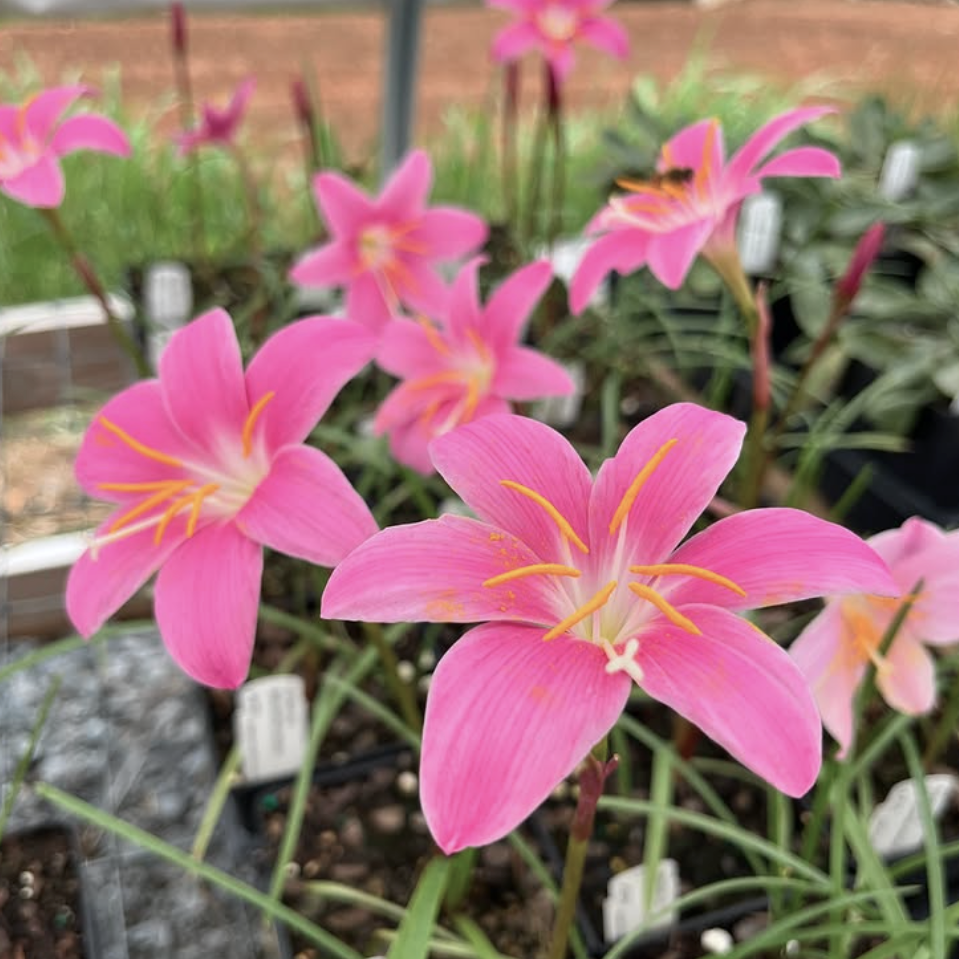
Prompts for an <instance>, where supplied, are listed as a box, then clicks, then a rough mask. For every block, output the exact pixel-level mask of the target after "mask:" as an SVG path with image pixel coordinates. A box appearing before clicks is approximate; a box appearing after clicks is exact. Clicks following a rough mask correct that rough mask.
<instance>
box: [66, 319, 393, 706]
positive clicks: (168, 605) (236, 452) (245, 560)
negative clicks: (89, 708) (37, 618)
mask: <svg viewBox="0 0 959 959" xmlns="http://www.w3.org/2000/svg"><path fill="white" fill-rule="evenodd" d="M373 351H374V342H373V338H372V337H371V336H370V335H369V333H368V332H367V331H366V330H364V329H363V328H362V327H360V326H358V325H357V324H355V323H350V322H348V321H346V320H341V319H336V318H327V317H314V318H311V319H306V320H301V321H299V322H298V323H294V324H292V325H290V326H288V327H285V328H284V329H283V330H281V331H280V332H279V333H277V334H275V335H274V336H272V337H271V338H270V339H269V340H267V342H266V343H264V345H263V346H262V347H261V348H260V350H259V352H258V353H257V354H256V356H255V357H254V358H253V360H252V361H251V362H250V365H249V367H248V368H247V370H246V372H245V373H244V371H243V363H242V360H241V358H240V348H239V345H238V344H237V340H236V334H235V332H234V329H233V323H232V322H231V320H230V317H229V316H228V315H227V313H225V312H224V311H223V310H213V311H212V312H210V313H206V314H204V315H203V316H201V317H199V318H198V319H196V320H194V321H193V322H192V323H190V324H189V325H188V326H186V327H184V328H182V329H181V330H178V331H177V332H176V333H174V334H173V337H172V338H171V340H170V343H169V345H168V346H167V348H166V350H164V352H163V354H162V355H161V357H160V364H159V367H160V369H159V379H156V380H147V381H143V382H140V383H136V384H135V385H133V386H131V387H129V388H128V389H126V390H124V391H123V392H122V393H119V394H118V395H117V396H115V397H114V398H113V399H112V400H110V401H109V402H108V403H107V404H106V406H104V408H103V409H102V410H101V411H100V412H99V413H98V414H97V416H96V418H95V419H94V421H93V424H92V425H91V426H90V428H89V429H88V430H87V433H86V435H85V436H84V438H83V443H82V445H81V447H80V452H79V454H78V456H77V463H76V474H77V480H78V481H79V483H80V485H81V486H82V487H83V489H84V490H86V491H87V492H88V493H89V494H90V495H91V496H96V497H98V498H100V499H106V500H110V501H112V502H114V503H116V504H117V510H116V512H115V513H114V514H113V515H112V516H111V517H110V518H109V519H108V520H107V521H106V522H105V523H104V524H103V525H102V526H101V527H100V528H99V529H98V530H97V532H96V535H95V538H94V540H93V542H92V544H91V546H90V548H89V549H88V550H87V552H86V553H84V554H83V556H82V557H81V558H80V559H79V560H78V561H77V563H76V565H75V566H74V567H73V569H72V570H71V571H70V577H69V580H68V582H67V612H68V613H69V615H70V618H71V619H72V620H73V623H74V625H75V626H76V627H77V629H78V630H79V631H80V632H81V633H82V634H83V635H84V636H90V635H91V634H92V633H94V632H95V631H96V630H97V629H99V628H100V626H101V625H102V624H103V623H104V622H105V621H106V620H107V619H108V618H109V617H110V616H112V615H113V613H115V612H116V611H117V610H118V609H119V608H120V606H122V605H123V603H124V602H126V600H127V599H129V598H130V596H132V595H133V594H134V593H135V592H136V591H137V590H138V589H139V588H140V587H141V586H142V585H143V584H144V583H145V582H146V581H147V579H149V577H150V576H151V575H152V574H153V573H154V572H155V571H156V570H157V569H159V571H160V572H159V575H158V576H157V581H156V591H155V597H156V598H155V612H156V620H157V624H158V626H159V628H160V633H161V635H162V637H163V640H164V642H165V643H166V646H167V649H168V650H169V651H170V654H171V655H172V656H173V658H174V659H175V660H176V661H177V663H179V665H180V666H181V667H182V668H183V669H184V670H185V671H186V672H187V673H188V674H189V675H190V676H193V677H194V678H195V679H197V680H199V681H200V682H202V683H206V684H207V685H210V686H223V687H233V686H236V685H238V684H239V683H241V682H242V681H243V680H244V678H245V677H246V674H247V669H248V667H249V663H250V654H251V650H252V648H253V640H254V633H255V629H256V619H257V609H258V606H259V597H260V576H261V573H262V570H263V547H264V546H269V547H271V548H272V549H276V550H279V551H280V552H283V553H288V554H290V555H292V556H298V557H302V558H304V559H307V560H310V561H311V562H314V563H319V564H320V565H323V566H332V565H334V564H335V563H338V562H339V561H340V560H341V559H343V557H344V556H346V554H347V553H349V552H350V550H352V549H353V548H354V547H356V546H357V545H359V544H360V543H361V542H362V541H363V540H364V539H366V538H367V537H368V536H369V535H371V534H372V533H373V532H375V531H376V523H375V521H374V520H373V517H372V515H371V514H370V511H369V509H368V508H367V506H366V504H365V503H364V502H363V500H362V499H361V498H360V497H359V495H358V494H357V493H356V492H355V490H354V489H353V487H352V486H350V484H349V482H348V481H347V479H346V478H345V477H344V476H343V474H342V473H341V472H340V470H339V468H338V467H337V466H336V464H335V463H334V462H333V461H332V460H331V459H330V458H329V457H327V456H326V455H325V454H323V453H321V452H320V451H319V450H316V449H314V448H312V447H310V446H306V445H304V442H303V441H304V440H305V439H306V437H307V436H308V435H309V433H310V431H311V430H312V429H313V427H314V425H315V424H316V421H317V420H318V419H319V418H320V417H321V416H322V415H323V413H324V411H325V410H326V408H327V407H328V406H329V404H330V403H331V402H332V400H333V397H334V396H335V395H336V393H337V392H338V391H339V389H340V388H341V387H342V386H343V384H344V383H346V382H347V380H349V379H350V378H351V377H352V376H353V375H354V374H355V373H356V372H357V371H358V370H359V369H360V368H361V367H362V366H363V365H364V364H365V363H367V362H368V361H369V360H370V358H371V357H372V355H373Z"/></svg>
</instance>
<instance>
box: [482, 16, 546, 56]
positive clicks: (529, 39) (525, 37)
mask: <svg viewBox="0 0 959 959" xmlns="http://www.w3.org/2000/svg"><path fill="white" fill-rule="evenodd" d="M539 41H540V36H539V31H538V30H537V29H536V27H534V26H533V24H532V23H529V22H525V23H511V24H510V25H509V26H506V27H503V29H502V30H500V32H499V33H498V34H496V37H495V38H494V39H493V47H492V51H491V53H492V56H493V59H494V60H496V61H497V62H498V63H505V62H506V61H508V60H516V59H518V58H519V57H521V56H522V55H523V54H524V53H526V51H527V50H532V49H533V48H534V47H536V46H538V45H539Z"/></svg>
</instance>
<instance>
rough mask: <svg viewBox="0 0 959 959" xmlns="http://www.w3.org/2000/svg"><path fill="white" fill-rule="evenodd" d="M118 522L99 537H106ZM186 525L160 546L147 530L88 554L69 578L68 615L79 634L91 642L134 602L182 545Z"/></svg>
mask: <svg viewBox="0 0 959 959" xmlns="http://www.w3.org/2000/svg"><path fill="white" fill-rule="evenodd" d="M115 518H116V517H115V516H111V517H110V519H108V520H107V521H106V522H105V523H104V524H103V525H102V526H100V527H99V529H97V531H96V534H95V535H96V536H104V535H106V534H107V533H108V532H109V530H110V526H111V524H112V523H113V521H114V519H115ZM185 525H186V520H185V519H180V518H179V517H178V518H177V519H176V520H174V522H173V523H172V524H171V526H170V529H168V530H167V532H166V535H165V536H164V537H163V539H162V541H161V542H160V544H159V545H156V544H154V542H153V530H152V529H147V530H143V531H141V532H139V533H132V534H130V535H129V536H126V537H124V538H123V539H118V540H114V541H113V542H110V543H105V544H103V545H101V546H99V547H98V548H97V550H96V551H95V552H94V551H92V550H87V551H86V552H85V553H84V554H83V555H82V556H81V557H80V558H79V559H78V560H77V561H76V563H74V565H73V568H72V569H71V570H70V574H69V576H68V577H67V590H66V609H67V615H68V616H69V617H70V621H71V622H72V623H73V625H74V626H75V627H76V629H77V632H79V633H80V634H81V635H82V636H86V637H87V638H89V637H90V636H92V635H93V634H94V633H95V632H96V631H97V630H98V629H99V628H100V627H101V626H102V625H103V624H104V623H105V622H106V621H107V620H108V619H109V618H110V617H111V616H112V615H113V614H114V613H115V612H116V611H117V610H118V609H119V608H120V607H121V606H122V605H123V604H124V603H125V602H126V601H127V600H128V599H130V597H131V596H133V594H134V593H136V591H137V590H138V589H140V587H141V586H143V584H144V583H145V582H146V581H147V580H148V579H149V578H150V577H151V576H152V575H153V574H154V572H156V570H157V569H159V567H160V566H161V565H162V564H163V563H164V562H165V561H166V558H167V557H168V556H169V555H170V554H171V553H172V552H173V550H175V549H176V548H177V546H178V545H179V544H180V543H181V542H182V540H183V534H184V528H185Z"/></svg>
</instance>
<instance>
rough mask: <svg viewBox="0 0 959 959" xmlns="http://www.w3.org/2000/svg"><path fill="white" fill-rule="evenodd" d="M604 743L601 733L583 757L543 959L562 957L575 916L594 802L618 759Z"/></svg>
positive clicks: (594, 811) (560, 958) (592, 818)
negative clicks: (549, 932)
mask: <svg viewBox="0 0 959 959" xmlns="http://www.w3.org/2000/svg"><path fill="white" fill-rule="evenodd" d="M608 748H609V747H608V745H607V740H606V737H605V736H604V737H603V738H602V739H601V740H600V741H599V742H598V743H597V744H596V745H595V746H594V747H593V750H592V752H591V753H590V754H589V755H588V756H587V757H586V763H585V766H584V767H583V769H582V771H581V772H580V774H579V799H578V800H577V802H576V812H575V813H574V815H573V824H572V826H571V827H570V830H569V844H568V845H567V847H566V862H565V864H564V866H563V887H562V889H560V893H559V904H558V905H557V907H556V920H555V922H554V923H553V937H552V940H551V942H550V946H549V953H548V954H547V959H565V956H566V947H567V944H568V943H569V934H570V930H571V929H572V928H573V922H574V921H575V919H576V903H577V901H578V898H579V888H580V886H581V885H582V883H583V867H584V866H585V864H586V851H587V849H588V847H589V839H590V836H592V834H593V823H594V821H595V819H596V804H597V803H598V802H599V797H600V796H601V795H602V793H603V787H604V786H605V785H606V779H607V777H608V776H609V775H610V774H611V773H612V772H614V771H615V769H616V767H617V766H618V765H619V759H618V758H617V757H616V756H613V758H612V759H607V758H606V757H607V753H608Z"/></svg>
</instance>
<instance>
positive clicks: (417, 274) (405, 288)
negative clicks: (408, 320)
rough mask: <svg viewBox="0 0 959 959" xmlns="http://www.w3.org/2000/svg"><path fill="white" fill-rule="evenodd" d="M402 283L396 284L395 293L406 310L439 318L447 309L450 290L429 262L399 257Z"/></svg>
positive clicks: (417, 258)
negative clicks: (401, 266)
mask: <svg viewBox="0 0 959 959" xmlns="http://www.w3.org/2000/svg"><path fill="white" fill-rule="evenodd" d="M400 261H401V263H402V265H403V279H402V282H397V286H396V292H397V294H398V296H399V299H400V300H401V302H402V303H403V305H404V306H406V307H407V308H409V309H411V310H413V311H415V312H417V313H424V314H426V316H431V317H434V318H440V317H443V316H445V315H446V311H447V310H448V309H449V302H450V289H449V287H448V286H447V285H446V284H445V283H444V282H443V281H442V280H441V279H440V278H439V277H438V276H437V275H436V273H435V271H434V269H433V267H432V266H430V264H429V262H428V261H427V260H425V259H424V258H423V257H420V256H411V255H401V256H400Z"/></svg>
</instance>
